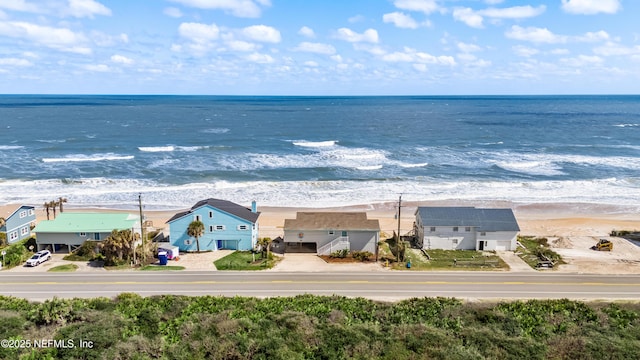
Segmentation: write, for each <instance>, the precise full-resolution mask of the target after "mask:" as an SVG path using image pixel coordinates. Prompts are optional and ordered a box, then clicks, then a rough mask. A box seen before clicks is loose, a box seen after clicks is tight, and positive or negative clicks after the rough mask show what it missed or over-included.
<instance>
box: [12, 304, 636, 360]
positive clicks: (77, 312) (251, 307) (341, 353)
mask: <svg viewBox="0 0 640 360" xmlns="http://www.w3.org/2000/svg"><path fill="white" fill-rule="evenodd" d="M0 309H2V310H0V336H2V338H3V339H42V338H51V339H57V340H68V339H74V341H75V342H76V345H77V344H78V342H79V339H83V340H89V341H92V344H93V347H92V348H81V347H79V346H75V347H70V348H42V349H35V350H32V349H9V348H2V349H0V358H1V359H21V358H33V359H46V358H56V359H343V358H354V359H415V358H428V359H484V358H489V359H576V358H580V359H601V358H608V359H628V358H635V357H636V356H637V354H639V353H640V305H638V304H585V303H581V302H575V301H569V300H544V301H539V300H532V301H527V302H510V303H498V304H472V303H462V302H461V301H459V300H456V299H450V298H420V299H417V298H416V299H410V300H406V301H401V302H398V303H379V302H374V301H370V300H366V299H362V298H356V299H351V298H344V297H338V296H333V297H319V296H311V295H303V296H296V297H293V298H269V299H256V298H241V297H235V298H225V297H209V296H204V297H194V298H190V297H184V296H158V297H148V298H142V297H139V296H138V295H134V294H123V295H120V296H118V297H117V298H116V299H114V300H110V299H104V298H99V299H91V300H84V299H73V300H63V299H54V300H49V301H45V302H43V303H29V302H27V301H25V300H21V299H16V298H11V297H0Z"/></svg>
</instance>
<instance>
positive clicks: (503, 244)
mask: <svg viewBox="0 0 640 360" xmlns="http://www.w3.org/2000/svg"><path fill="white" fill-rule="evenodd" d="M510 247H511V242H510V241H508V240H507V241H496V251H505V250H511V249H510Z"/></svg>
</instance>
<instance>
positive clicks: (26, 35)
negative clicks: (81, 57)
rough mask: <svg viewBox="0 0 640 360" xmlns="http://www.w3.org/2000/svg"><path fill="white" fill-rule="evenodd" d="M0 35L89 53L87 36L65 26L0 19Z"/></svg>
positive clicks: (64, 49) (68, 50)
mask: <svg viewBox="0 0 640 360" xmlns="http://www.w3.org/2000/svg"><path fill="white" fill-rule="evenodd" d="M0 36H7V37H11V38H18V39H25V40H29V41H33V42H34V43H37V44H40V45H44V46H47V47H50V48H53V49H57V50H61V51H67V52H74V53H79V54H88V53H91V49H90V48H87V47H86V46H82V45H84V44H86V42H87V38H86V37H85V36H84V35H83V34H82V33H74V32H73V31H71V30H69V29H65V28H54V27H50V26H42V25H37V24H32V23H28V22H23V21H0Z"/></svg>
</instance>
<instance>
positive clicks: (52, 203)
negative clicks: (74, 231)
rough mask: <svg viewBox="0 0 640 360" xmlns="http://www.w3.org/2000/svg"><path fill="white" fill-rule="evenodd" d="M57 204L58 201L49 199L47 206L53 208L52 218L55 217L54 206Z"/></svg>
mask: <svg viewBox="0 0 640 360" xmlns="http://www.w3.org/2000/svg"><path fill="white" fill-rule="evenodd" d="M57 206H58V202H57V201H55V200H52V201H49V207H51V210H53V218H54V219H55V218H56V207H57Z"/></svg>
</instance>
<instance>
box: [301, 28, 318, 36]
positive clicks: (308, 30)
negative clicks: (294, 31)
mask: <svg viewBox="0 0 640 360" xmlns="http://www.w3.org/2000/svg"><path fill="white" fill-rule="evenodd" d="M298 34H300V35H302V36H305V37H308V38H314V37H316V34H315V32H313V29H311V28H309V27H306V26H303V27H301V28H300V30H298Z"/></svg>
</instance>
